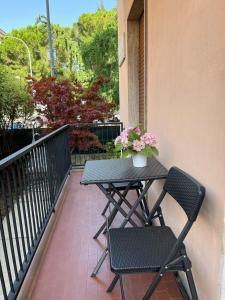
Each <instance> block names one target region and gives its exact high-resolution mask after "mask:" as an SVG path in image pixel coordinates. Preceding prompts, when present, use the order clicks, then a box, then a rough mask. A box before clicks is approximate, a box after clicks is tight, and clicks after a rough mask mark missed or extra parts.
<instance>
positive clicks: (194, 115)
mask: <svg viewBox="0 0 225 300" xmlns="http://www.w3.org/2000/svg"><path fill="white" fill-rule="evenodd" d="M118 24H119V31H118V40H119V76H120V115H121V121H123V122H124V125H127V126H136V125H138V124H140V125H142V126H144V127H145V128H147V129H148V130H149V131H151V132H153V133H154V134H155V135H156V136H157V138H158V147H159V150H160V155H159V160H160V161H161V162H162V163H163V164H164V165H165V166H166V167H167V168H170V167H171V166H174V165H176V166H178V167H180V168H182V169H184V170H186V171H187V172H188V173H190V174H191V175H192V176H194V177H195V178H196V179H198V180H199V181H200V182H201V183H202V184H203V185H204V186H205V187H206V191H207V194H206V198H205V200H204V203H203V206H202V209H201V211H200V215H199V218H198V220H197V222H196V224H195V225H194V227H193V229H192V231H191V233H190V236H189V237H188V239H187V241H186V246H187V251H188V253H189V255H190V257H191V260H192V263H193V274H194V278H195V282H196V286H197V290H198V294H199V299H201V300H215V299H225V275H224V274H225V271H224V244H225V242H224V237H225V234H224V233H225V226H224V224H225V223H224V220H225V218H224V217H225V215H224V201H225V198H224V197H225V163H224V161H225V42H224V41H225V1H224V0H215V1H210V0H204V1H202V0H189V1H180V0H118ZM160 188H161V185H160V184H158V185H155V186H154V187H153V190H152V191H151V194H150V197H149V199H155V198H156V196H157V195H158V194H159V191H160ZM152 201H154V200H151V201H150V205H152ZM163 211H164V215H165V217H166V221H167V223H168V224H169V225H171V226H172V227H173V229H174V231H175V232H176V231H177V232H178V230H179V228H180V225H183V223H184V221H185V216H184V215H183V214H181V213H180V210H179V209H178V207H176V206H175V205H173V203H170V201H169V199H168V201H167V204H165V205H164V206H163ZM184 280H185V278H184Z"/></svg>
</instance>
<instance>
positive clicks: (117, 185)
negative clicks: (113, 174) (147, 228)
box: [93, 181, 149, 239]
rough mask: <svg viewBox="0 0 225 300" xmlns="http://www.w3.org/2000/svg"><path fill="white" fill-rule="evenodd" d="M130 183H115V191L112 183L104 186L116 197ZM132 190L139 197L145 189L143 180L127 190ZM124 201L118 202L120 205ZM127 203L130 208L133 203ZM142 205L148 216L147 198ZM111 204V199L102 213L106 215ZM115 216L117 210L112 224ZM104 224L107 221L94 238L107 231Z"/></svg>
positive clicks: (113, 216) (112, 218)
mask: <svg viewBox="0 0 225 300" xmlns="http://www.w3.org/2000/svg"><path fill="white" fill-rule="evenodd" d="M128 184H129V182H127V183H126V182H122V183H114V187H115V188H116V192H115V190H114V189H112V188H111V187H110V185H109V184H107V183H106V184H104V188H105V189H106V190H107V192H108V193H111V194H112V197H114V196H115V194H116V193H118V194H120V193H122V192H124V191H125V190H126V188H127V186H128ZM131 190H135V191H136V193H137V196H138V197H139V196H140V193H141V192H142V191H143V184H142V183H141V182H139V181H138V182H135V183H134V184H133V185H131V186H130V187H129V190H128V191H127V192H129V191H131ZM118 196H119V195H118ZM124 196H126V195H124ZM123 202H124V200H123V201H119V202H118V204H119V205H122V203H123ZM126 205H127V206H128V207H129V208H131V204H129V202H126ZM140 205H141V209H142V211H143V213H144V214H145V217H147V216H148V215H149V210H148V205H147V201H146V199H145V198H144V199H143V201H142V202H141V203H140ZM109 206H110V201H108V202H107V204H106V206H105V207H104V209H103V211H102V215H103V216H105V214H106V211H107V210H108V209H109ZM115 216H116V212H115V214H113V215H112V217H111V220H110V224H111V223H112V222H113V220H114V218H115ZM143 221H144V219H143ZM104 224H105V223H103V225H102V226H101V227H100V228H99V230H98V231H97V232H96V234H95V235H94V237H93V238H94V239H97V238H98V236H99V235H100V233H101V232H103V233H105V232H106V227H105V225H104Z"/></svg>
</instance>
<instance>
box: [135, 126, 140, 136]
mask: <svg viewBox="0 0 225 300" xmlns="http://www.w3.org/2000/svg"><path fill="white" fill-rule="evenodd" d="M134 131H135V132H136V133H137V135H141V129H140V128H139V127H136V128H135V129H134Z"/></svg>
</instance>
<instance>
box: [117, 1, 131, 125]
mask: <svg viewBox="0 0 225 300" xmlns="http://www.w3.org/2000/svg"><path fill="white" fill-rule="evenodd" d="M132 3H133V0H122V1H121V0H118V1H117V10H118V38H119V42H120V41H121V39H122V36H123V33H124V32H125V50H126V58H125V61H124V62H123V64H122V65H121V66H120V72H119V86H120V92H119V96H120V99H121V101H120V118H121V120H123V122H124V125H125V126H127V125H128V124H129V111H128V109H127V107H128V77H127V74H128V59H127V55H128V53H127V49H128V47H127V18H128V14H129V11H130V8H131V6H132Z"/></svg>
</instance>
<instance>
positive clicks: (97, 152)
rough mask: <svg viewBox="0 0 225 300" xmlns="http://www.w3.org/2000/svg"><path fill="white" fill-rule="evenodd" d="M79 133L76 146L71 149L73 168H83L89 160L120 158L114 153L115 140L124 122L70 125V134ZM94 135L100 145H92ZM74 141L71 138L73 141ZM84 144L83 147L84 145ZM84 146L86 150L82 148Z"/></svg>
mask: <svg viewBox="0 0 225 300" xmlns="http://www.w3.org/2000/svg"><path fill="white" fill-rule="evenodd" d="M74 130H75V131H77V135H75V141H76V145H75V147H72V149H71V160H72V166H73V167H83V166H84V164H85V162H86V161H87V160H95V159H108V158H116V157H118V155H119V154H118V153H115V152H114V151H113V143H112V142H113V140H114V139H115V138H116V137H117V136H118V135H119V134H120V132H121V131H122V130H123V123H122V122H106V123H78V124H74V125H70V133H71V132H72V131H74ZM89 133H91V134H93V135H94V136H95V137H96V139H97V140H95V142H96V141H98V145H94V146H93V145H92V143H91V139H93V135H92V136H89ZM85 135H86V139H85ZM72 139H74V138H72V137H71V140H72ZM82 144H83V145H82ZM82 146H84V148H83V147H82Z"/></svg>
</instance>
